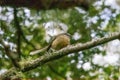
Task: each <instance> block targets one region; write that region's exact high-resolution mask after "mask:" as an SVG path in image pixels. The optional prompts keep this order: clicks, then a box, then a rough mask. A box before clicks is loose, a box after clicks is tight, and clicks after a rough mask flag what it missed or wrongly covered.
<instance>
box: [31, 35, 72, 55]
mask: <svg viewBox="0 0 120 80" xmlns="http://www.w3.org/2000/svg"><path fill="white" fill-rule="evenodd" d="M69 44H70V34H69V33H61V34H58V35H56V36H54V37H53V38H52V39H51V41H50V43H49V45H48V46H47V47H45V48H43V49H40V50H36V51H32V52H30V55H35V54H38V53H41V52H44V51H47V52H49V50H50V49H51V50H60V49H62V48H64V47H66V46H68V45H69Z"/></svg>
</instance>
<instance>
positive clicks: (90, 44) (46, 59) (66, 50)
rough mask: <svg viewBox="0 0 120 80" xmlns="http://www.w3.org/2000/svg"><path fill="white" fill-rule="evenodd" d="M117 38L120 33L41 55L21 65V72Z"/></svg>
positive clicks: (119, 36)
mask: <svg viewBox="0 0 120 80" xmlns="http://www.w3.org/2000/svg"><path fill="white" fill-rule="evenodd" d="M119 38H120V33H114V34H111V35H109V36H107V37H103V38H99V39H95V40H92V41H89V42H86V43H84V44H81V43H78V44H73V45H70V46H67V47H65V48H63V49H61V50H59V51H56V52H53V53H49V54H45V55H43V56H41V57H39V58H37V59H35V60H31V61H29V62H25V63H24V64H23V65H22V68H21V71H22V72H26V71H29V70H32V69H34V68H36V67H38V66H42V65H43V64H45V63H47V62H50V61H53V60H57V59H59V58H62V57H63V56H66V55H68V54H71V53H75V52H78V51H82V50H86V49H90V48H92V47H95V46H98V45H101V44H104V43H106V42H109V41H112V40H115V39H119ZM6 73H7V72H6ZM3 77H4V74H3V76H1V77H0V78H3Z"/></svg>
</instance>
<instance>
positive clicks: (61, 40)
mask: <svg viewBox="0 0 120 80" xmlns="http://www.w3.org/2000/svg"><path fill="white" fill-rule="evenodd" d="M69 44H70V34H68V33H61V34H58V35H56V36H55V37H53V39H52V40H51V42H50V43H49V45H48V47H47V51H49V49H50V48H52V49H54V50H60V49H62V48H64V47H66V46H68V45H69Z"/></svg>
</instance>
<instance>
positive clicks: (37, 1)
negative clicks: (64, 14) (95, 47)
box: [0, 0, 92, 10]
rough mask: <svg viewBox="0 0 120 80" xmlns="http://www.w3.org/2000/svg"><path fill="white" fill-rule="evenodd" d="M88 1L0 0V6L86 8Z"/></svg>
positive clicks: (37, 8) (39, 8)
mask: <svg viewBox="0 0 120 80" xmlns="http://www.w3.org/2000/svg"><path fill="white" fill-rule="evenodd" d="M91 1H92V0H91ZM89 2H90V1H89V0H0V6H11V7H27V8H32V9H36V10H45V9H54V8H59V9H65V8H69V7H75V6H81V7H82V8H84V9H86V10H87V9H88V8H89Z"/></svg>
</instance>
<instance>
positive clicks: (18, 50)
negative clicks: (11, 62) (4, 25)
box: [14, 8, 21, 59]
mask: <svg viewBox="0 0 120 80" xmlns="http://www.w3.org/2000/svg"><path fill="white" fill-rule="evenodd" d="M14 26H15V27H16V30H17V31H16V34H17V54H18V55H19V59H20V54H21V51H20V50H21V27H20V24H19V21H18V17H17V9H16V8H14Z"/></svg>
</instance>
